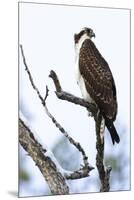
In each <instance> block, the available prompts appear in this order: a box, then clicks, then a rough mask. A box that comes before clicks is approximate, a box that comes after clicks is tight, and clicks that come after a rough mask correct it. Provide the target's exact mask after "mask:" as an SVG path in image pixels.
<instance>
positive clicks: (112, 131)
mask: <svg viewBox="0 0 134 200" xmlns="http://www.w3.org/2000/svg"><path fill="white" fill-rule="evenodd" d="M105 124H106V127H107V129H108V130H109V133H110V135H111V139H112V142H113V144H114V143H115V142H116V143H119V142H120V138H119V135H118V133H117V131H116V129H115V126H114V124H113V121H112V120H109V119H105Z"/></svg>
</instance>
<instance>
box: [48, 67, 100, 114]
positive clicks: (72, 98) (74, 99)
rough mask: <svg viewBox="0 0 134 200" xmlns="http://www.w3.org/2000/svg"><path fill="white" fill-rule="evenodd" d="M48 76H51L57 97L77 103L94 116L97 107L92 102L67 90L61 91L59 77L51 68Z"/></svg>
mask: <svg viewBox="0 0 134 200" xmlns="http://www.w3.org/2000/svg"><path fill="white" fill-rule="evenodd" d="M49 77H50V78H52V80H53V82H54V85H55V88H56V92H55V93H56V95H57V97H58V98H59V99H61V100H65V101H69V102H71V103H74V104H77V105H80V106H83V107H85V108H87V109H88V110H89V111H90V112H91V113H92V114H93V116H94V117H95V118H96V113H97V111H98V109H97V107H96V106H95V105H94V104H92V103H89V102H88V101H86V100H84V99H82V98H80V97H76V96H74V95H72V94H70V93H68V92H65V91H63V90H62V89H61V84H60V81H59V78H58V76H57V74H56V72H54V71H53V70H51V71H50V75H49Z"/></svg>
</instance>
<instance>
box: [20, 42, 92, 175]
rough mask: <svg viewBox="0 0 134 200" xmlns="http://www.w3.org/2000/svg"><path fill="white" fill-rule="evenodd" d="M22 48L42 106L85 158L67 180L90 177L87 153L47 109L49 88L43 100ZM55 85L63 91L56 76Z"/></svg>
mask: <svg viewBox="0 0 134 200" xmlns="http://www.w3.org/2000/svg"><path fill="white" fill-rule="evenodd" d="M20 48H21V54H22V58H23V63H24V65H25V70H26V72H27V73H28V76H29V80H30V83H31V85H32V87H33V89H34V90H35V91H36V93H37V95H38V97H39V99H40V101H41V103H42V105H43V107H44V109H45V111H46V114H47V115H48V117H49V118H50V119H51V120H52V122H53V123H54V124H55V126H56V127H57V128H58V129H59V130H60V132H61V133H63V134H64V136H65V137H66V138H67V139H68V140H69V142H70V143H71V144H73V145H74V146H75V147H76V148H77V149H78V150H79V152H81V154H82V156H83V162H84V166H83V167H81V168H80V169H79V170H77V171H75V172H72V173H70V174H66V179H78V178H83V177H87V176H89V172H90V171H91V170H93V169H94V167H92V166H90V165H89V163H88V157H87V156H86V154H85V151H84V149H83V148H82V147H81V145H80V143H78V142H76V141H75V140H74V139H73V138H72V137H70V136H69V134H68V133H67V131H66V130H65V129H64V128H63V127H62V126H61V125H60V124H59V123H58V122H57V120H56V118H55V117H54V116H53V115H52V114H51V113H50V112H49V110H48V108H47V105H46V99H47V97H48V92H49V90H48V87H47V86H46V95H45V98H43V97H42V96H41V94H40V92H39V90H38V88H37V87H36V86H35V83H34V81H33V78H32V75H31V73H30V70H29V68H28V65H27V63H26V59H25V56H24V52H23V47H22V45H20ZM54 75H55V74H53V76H54ZM54 83H55V84H56V89H57V91H62V89H61V86H60V82H59V80H58V78H56V76H55V80H54Z"/></svg>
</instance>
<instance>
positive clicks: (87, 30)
mask: <svg viewBox="0 0 134 200" xmlns="http://www.w3.org/2000/svg"><path fill="white" fill-rule="evenodd" d="M83 36H86V38H89V39H91V38H92V37H95V34H94V32H93V30H92V29H91V28H86V27H85V28H83V29H82V30H81V31H80V32H79V33H77V34H74V41H75V44H77V43H78V42H79V41H80V39H81V38H82V37H83Z"/></svg>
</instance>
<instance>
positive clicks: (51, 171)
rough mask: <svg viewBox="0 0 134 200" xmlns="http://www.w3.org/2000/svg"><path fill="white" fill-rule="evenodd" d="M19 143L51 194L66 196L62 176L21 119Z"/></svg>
mask: <svg viewBox="0 0 134 200" xmlns="http://www.w3.org/2000/svg"><path fill="white" fill-rule="evenodd" d="M19 142H20V144H21V145H22V147H23V148H24V149H25V150H26V151H27V152H28V155H29V156H31V158H32V159H33V160H34V162H35V164H36V166H38V168H39V170H40V171H41V173H42V175H43V177H44V178H45V180H46V181H47V183H48V185H49V188H50V190H51V193H52V194H68V193H69V188H68V186H67V184H66V181H65V178H64V176H63V175H62V174H61V173H60V172H59V171H58V170H57V167H56V165H55V163H54V162H53V161H52V160H51V158H50V157H49V156H45V153H46V152H47V150H46V149H43V148H42V146H41V144H40V143H39V142H38V141H37V140H36V139H35V137H34V134H33V133H32V132H31V130H30V129H29V128H28V127H27V126H26V125H25V123H24V122H23V121H22V120H21V119H20V120H19Z"/></svg>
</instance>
